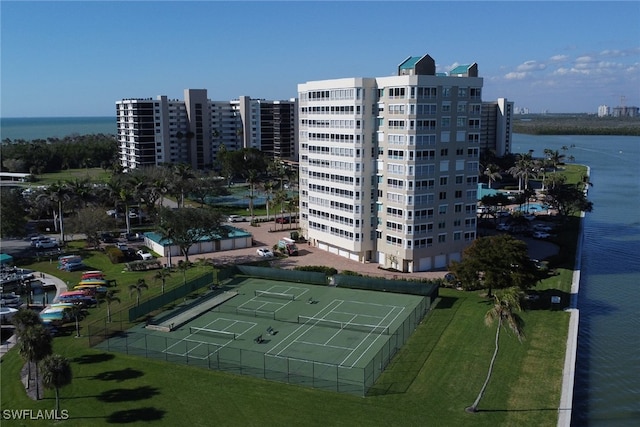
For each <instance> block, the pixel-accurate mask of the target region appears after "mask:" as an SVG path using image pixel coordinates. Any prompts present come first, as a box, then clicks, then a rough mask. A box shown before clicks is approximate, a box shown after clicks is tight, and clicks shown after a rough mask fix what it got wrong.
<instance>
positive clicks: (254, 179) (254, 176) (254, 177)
mask: <svg viewBox="0 0 640 427" xmlns="http://www.w3.org/2000/svg"><path fill="white" fill-rule="evenodd" d="M246 176H247V183H249V196H248V197H249V213H250V215H251V222H253V221H254V214H253V200H254V199H255V198H256V196H255V191H256V184H257V183H258V171H256V170H254V169H251V170H249V171H247V173H246Z"/></svg>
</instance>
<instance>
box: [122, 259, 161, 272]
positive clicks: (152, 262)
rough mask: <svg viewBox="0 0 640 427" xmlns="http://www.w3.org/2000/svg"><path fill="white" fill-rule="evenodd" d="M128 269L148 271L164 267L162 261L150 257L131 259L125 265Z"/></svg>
mask: <svg viewBox="0 0 640 427" xmlns="http://www.w3.org/2000/svg"><path fill="white" fill-rule="evenodd" d="M124 268H125V270H127V271H146V270H156V269H159V268H162V266H161V265H160V261H158V260H157V259H148V260H145V261H131V262H128V263H126V264H125V265H124Z"/></svg>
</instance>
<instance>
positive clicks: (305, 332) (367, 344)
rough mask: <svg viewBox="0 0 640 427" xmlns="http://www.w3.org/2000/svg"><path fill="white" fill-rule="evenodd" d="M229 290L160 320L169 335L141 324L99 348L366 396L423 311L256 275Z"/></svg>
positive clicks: (408, 299)
mask: <svg viewBox="0 0 640 427" xmlns="http://www.w3.org/2000/svg"><path fill="white" fill-rule="evenodd" d="M234 283H235V285H234V286H233V289H225V290H224V291H217V292H215V293H211V294H210V295H208V296H205V297H203V298H201V301H197V302H196V303H194V304H193V306H191V307H190V308H189V309H188V310H186V311H185V310H182V311H180V313H177V314H176V315H175V316H172V314H171V313H163V314H162V315H161V316H158V317H161V318H162V319H161V320H162V324H163V325H168V327H167V328H166V329H164V330H170V332H165V331H163V330H158V328H155V327H154V326H151V328H148V327H147V328H146V327H145V326H147V325H144V324H141V325H138V326H136V327H134V328H132V329H129V330H128V331H126V332H125V333H123V334H122V335H121V336H119V337H115V338H111V339H109V340H107V341H105V342H104V343H102V344H100V347H102V348H105V349H108V350H111V351H122V352H126V353H128V354H137V355H141V356H144V357H153V358H160V359H164V360H167V361H171V362H175V363H186V364H190V365H198V366H203V367H207V368H210V369H220V370H225V371H231V372H235V373H239V374H244V375H253V376H258V377H261V378H266V379H270V380H276V381H284V382H289V383H295V384H301V385H307V386H312V387H316V388H324V389H330V390H335V391H340V392H347V393H354V394H358V395H365V394H366V391H367V390H368V388H369V387H371V386H372V385H373V384H374V383H375V381H376V380H377V378H378V376H379V375H380V373H381V372H382V371H383V370H384V368H385V367H386V366H387V365H388V363H389V362H390V360H391V358H392V357H393V355H394V354H395V353H396V352H397V351H398V349H399V348H400V347H402V345H403V344H404V343H405V342H406V340H407V339H408V337H409V335H410V334H411V333H412V332H413V330H414V329H415V328H416V326H417V325H418V323H419V322H420V321H421V320H422V318H423V317H424V315H425V314H426V311H427V310H428V309H429V307H428V302H427V299H425V298H424V297H422V296H416V295H406V294H395V293H391V292H374V291H364V290H355V289H345V288H339V287H330V286H319V285H307V284H304V283H292V282H283V281H276V280H268V279H260V278H244V279H243V280H234ZM174 320H179V322H174ZM154 321H155V319H154V320H152V321H151V322H150V323H152V324H153V323H154ZM156 324H157V325H158V324H160V323H159V322H158V323H156Z"/></svg>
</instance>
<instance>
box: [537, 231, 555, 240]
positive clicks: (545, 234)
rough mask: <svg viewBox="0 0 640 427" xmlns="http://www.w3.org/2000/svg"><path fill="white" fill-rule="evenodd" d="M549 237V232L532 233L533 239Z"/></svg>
mask: <svg viewBox="0 0 640 427" xmlns="http://www.w3.org/2000/svg"><path fill="white" fill-rule="evenodd" d="M549 237H551V235H550V234H549V233H545V232H544V231H536V232H534V233H533V238H534V239H547V238H549Z"/></svg>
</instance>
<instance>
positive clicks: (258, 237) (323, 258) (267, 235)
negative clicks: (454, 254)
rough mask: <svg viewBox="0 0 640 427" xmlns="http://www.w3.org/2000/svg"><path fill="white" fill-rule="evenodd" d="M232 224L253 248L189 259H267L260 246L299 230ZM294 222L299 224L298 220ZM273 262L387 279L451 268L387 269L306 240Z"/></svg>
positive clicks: (433, 275) (441, 274) (430, 275)
mask: <svg viewBox="0 0 640 427" xmlns="http://www.w3.org/2000/svg"><path fill="white" fill-rule="evenodd" d="M231 225H233V226H234V227H236V228H240V229H243V230H245V231H247V232H249V233H251V234H252V235H253V240H254V243H255V245H254V246H253V247H251V248H244V249H234V250H231V251H223V252H212V253H205V254H197V255H190V256H189V261H192V262H193V261H195V260H197V259H200V258H205V259H213V260H215V261H216V262H217V263H220V264H238V263H247V262H252V261H258V260H260V259H264V258H261V257H260V256H259V255H258V254H257V252H256V251H257V249H258V248H263V247H266V248H269V249H272V248H273V245H275V244H276V243H278V240H280V239H282V238H283V237H289V233H290V232H291V231H295V230H296V229H295V228H289V224H284V229H283V224H275V222H273V221H271V222H263V223H259V226H257V227H254V226H251V224H250V223H249V222H236V223H233V224H231ZM293 225H294V226H295V225H296V224H293ZM183 259H184V257H182V256H172V257H171V262H172V263H173V264H174V265H175V264H176V263H177V262H178V261H180V260H183ZM160 262H162V263H163V264H166V263H168V262H169V261H168V258H160ZM271 265H272V266H274V267H280V268H285V269H292V268H294V267H296V266H308V265H323V266H331V267H334V268H335V269H336V270H338V271H339V272H340V271H343V270H350V271H357V272H358V273H362V274H365V275H368V276H376V277H385V278H387V279H394V278H397V279H418V278H426V279H433V278H439V277H444V275H445V274H447V271H426V272H418V273H396V272H391V271H385V270H382V269H380V268H378V264H376V263H361V262H358V261H353V260H350V259H348V258H345V257H342V256H339V255H336V254H332V253H330V252H327V251H323V250H321V249H318V248H316V247H313V246H310V245H308V244H306V243H301V244H298V256H290V257H283V258H280V257H278V258H274V259H273V260H272V261H271Z"/></svg>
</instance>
